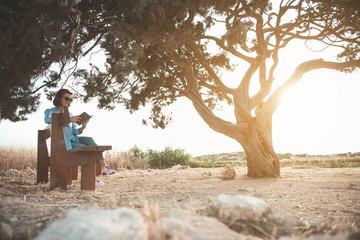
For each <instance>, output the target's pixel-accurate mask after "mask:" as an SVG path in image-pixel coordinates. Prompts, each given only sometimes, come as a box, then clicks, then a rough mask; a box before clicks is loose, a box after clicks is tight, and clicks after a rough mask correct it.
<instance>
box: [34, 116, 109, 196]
mask: <svg viewBox="0 0 360 240" xmlns="http://www.w3.org/2000/svg"><path fill="white" fill-rule="evenodd" d="M67 121H68V120H66V117H64V114H52V116H51V129H45V130H39V131H38V149H37V183H47V182H48V170H49V167H50V189H51V190H53V189H55V188H57V187H60V188H61V189H64V190H66V187H67V185H70V184H71V182H72V180H77V179H78V166H81V189H86V190H95V175H100V174H101V166H100V163H99V159H101V158H102V153H103V152H104V151H106V150H111V149H112V147H111V146H83V147H78V148H73V149H71V150H66V145H65V140H64V133H63V126H66V124H67V123H68V122H67ZM49 137H51V154H50V155H49V152H48V148H47V144H46V140H47V139H48V138H49Z"/></svg>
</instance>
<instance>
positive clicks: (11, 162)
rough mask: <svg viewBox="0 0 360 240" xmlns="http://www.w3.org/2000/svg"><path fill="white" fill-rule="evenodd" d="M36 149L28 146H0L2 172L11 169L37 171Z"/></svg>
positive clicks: (0, 168)
mask: <svg viewBox="0 0 360 240" xmlns="http://www.w3.org/2000/svg"><path fill="white" fill-rule="evenodd" d="M36 154H37V153H36V149H35V148H33V147H26V146H20V147H15V146H0V172H5V171H7V170H9V169H12V168H13V169H18V170H22V169H25V168H26V167H30V168H32V169H36Z"/></svg>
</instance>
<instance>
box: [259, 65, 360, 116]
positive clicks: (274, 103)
mask: <svg viewBox="0 0 360 240" xmlns="http://www.w3.org/2000/svg"><path fill="white" fill-rule="evenodd" d="M352 67H358V68H359V67H360V59H359V60H354V61H349V62H327V61H324V60H323V59H316V60H311V61H307V62H303V63H301V64H300V65H298V67H297V68H296V69H295V71H294V73H293V74H292V75H291V77H290V78H289V79H288V80H287V81H286V82H285V83H283V84H282V85H281V86H280V87H279V88H278V89H277V90H276V91H275V92H274V93H273V94H272V95H271V96H270V97H269V99H268V100H267V101H266V106H267V107H268V108H269V110H270V111H271V112H272V113H274V112H275V110H276V109H277V108H278V106H279V104H280V100H281V96H282V95H283V93H284V92H285V91H286V90H287V89H288V88H289V87H291V86H293V85H294V84H296V83H297V82H298V81H299V80H300V79H301V78H302V76H303V75H304V74H305V73H307V72H310V71H312V70H315V69H321V68H326V69H333V70H342V69H346V68H352Z"/></svg>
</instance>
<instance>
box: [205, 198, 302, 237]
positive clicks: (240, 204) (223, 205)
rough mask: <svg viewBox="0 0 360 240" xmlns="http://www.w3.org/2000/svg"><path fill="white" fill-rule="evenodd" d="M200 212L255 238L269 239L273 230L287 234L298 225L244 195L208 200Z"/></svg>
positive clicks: (292, 231) (285, 216)
mask: <svg viewBox="0 0 360 240" xmlns="http://www.w3.org/2000/svg"><path fill="white" fill-rule="evenodd" d="M199 211H200V212H202V213H203V214H205V215H207V216H210V217H215V218H217V219H219V220H220V221H221V222H223V223H225V224H226V225H228V226H229V227H230V228H231V229H233V230H235V231H237V232H241V233H243V234H249V235H255V236H258V237H270V236H271V234H272V232H273V230H274V229H277V232H278V234H279V235H282V236H284V235H289V234H292V233H295V231H296V227H297V226H299V224H301V223H300V222H298V221H297V220H296V219H295V218H293V217H290V216H287V215H286V214H284V213H282V212H281V211H280V210H279V209H277V208H275V207H274V206H271V205H269V204H267V203H265V202H264V201H263V200H261V199H258V198H255V197H252V196H247V195H236V196H229V195H225V194H221V195H218V196H217V197H215V198H213V199H209V202H208V203H207V205H205V207H203V209H200V210H199Z"/></svg>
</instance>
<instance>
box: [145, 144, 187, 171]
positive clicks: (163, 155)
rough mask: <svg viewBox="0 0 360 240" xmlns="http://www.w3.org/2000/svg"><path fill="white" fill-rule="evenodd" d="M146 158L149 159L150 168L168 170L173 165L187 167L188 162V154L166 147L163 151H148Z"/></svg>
mask: <svg viewBox="0 0 360 240" xmlns="http://www.w3.org/2000/svg"><path fill="white" fill-rule="evenodd" d="M146 156H147V158H148V159H149V164H150V167H151V168H160V169H164V168H169V167H172V166H175V165H178V164H180V165H187V164H189V161H190V158H191V156H190V154H187V153H185V152H184V150H182V149H172V148H171V147H166V148H165V149H164V150H163V151H155V150H148V151H147V152H146Z"/></svg>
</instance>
